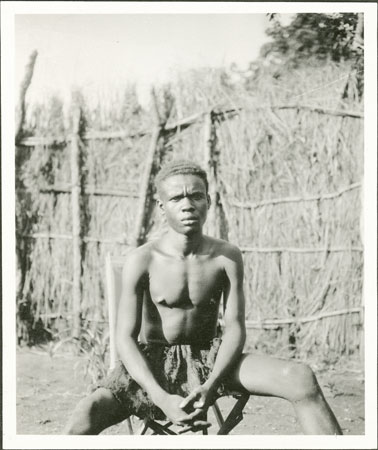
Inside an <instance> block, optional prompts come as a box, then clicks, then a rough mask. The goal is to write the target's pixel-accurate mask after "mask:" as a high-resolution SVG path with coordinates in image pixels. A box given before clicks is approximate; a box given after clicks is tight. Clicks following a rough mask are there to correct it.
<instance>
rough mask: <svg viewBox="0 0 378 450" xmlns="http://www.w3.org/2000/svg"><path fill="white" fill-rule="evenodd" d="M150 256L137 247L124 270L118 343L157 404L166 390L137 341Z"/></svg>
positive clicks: (129, 368)
mask: <svg viewBox="0 0 378 450" xmlns="http://www.w3.org/2000/svg"><path fill="white" fill-rule="evenodd" d="M148 259H149V255H148V252H147V251H145V250H144V249H137V250H134V251H132V252H130V253H129V255H128V256H127V259H126V262H125V264H124V267H123V273H122V294H121V299H120V302H119V306H118V314H117V328H116V344H117V351H118V354H119V357H120V359H121V361H122V362H123V364H124V366H125V367H126V369H127V371H128V372H129V373H130V375H131V376H132V378H133V379H134V380H135V381H136V382H137V383H138V384H139V385H140V386H141V387H142V388H143V389H144V390H145V391H146V392H147V393H148V394H149V396H150V398H151V400H152V401H153V402H154V403H155V404H157V403H160V402H161V399H162V398H163V397H164V395H165V394H166V392H165V391H164V390H163V389H162V388H161V387H160V385H159V384H158V382H157V381H156V380H155V378H154V376H153V374H152V373H151V370H150V368H149V367H148V364H147V362H146V360H145V358H144V356H143V354H142V353H141V351H140V349H139V346H138V344H137V340H138V335H139V331H140V326H141V321H142V304H143V294H144V288H143V281H144V277H145V274H146V268H147V265H148Z"/></svg>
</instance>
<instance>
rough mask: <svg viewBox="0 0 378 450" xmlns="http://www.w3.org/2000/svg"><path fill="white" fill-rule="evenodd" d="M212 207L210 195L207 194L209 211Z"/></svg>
mask: <svg viewBox="0 0 378 450" xmlns="http://www.w3.org/2000/svg"><path fill="white" fill-rule="evenodd" d="M210 206H211V198H210V195H209V194H207V209H210Z"/></svg>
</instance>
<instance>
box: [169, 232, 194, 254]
mask: <svg viewBox="0 0 378 450" xmlns="http://www.w3.org/2000/svg"><path fill="white" fill-rule="evenodd" d="M165 236H166V242H167V243H168V244H169V248H170V249H171V250H172V251H173V252H174V253H175V254H176V255H178V256H181V257H184V256H189V255H195V254H197V253H198V252H199V251H200V249H201V247H202V242H203V234H202V231H199V232H198V233H195V234H192V235H190V236H188V235H185V234H180V233H176V232H175V231H174V230H172V229H170V230H169V231H168V233H167V234H166V235H165Z"/></svg>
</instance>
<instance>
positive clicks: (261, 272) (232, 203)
mask: <svg viewBox="0 0 378 450" xmlns="http://www.w3.org/2000/svg"><path fill="white" fill-rule="evenodd" d="M260 94H261V95H263V93H261V92H260ZM281 97H282V96H281ZM234 100H235V101H234V102H233V103H232V104H229V105H228V107H212V108H211V107H210V108H205V109H204V110H203V111H202V112H199V113H194V114H190V115H189V116H187V117H184V118H180V119H177V118H176V119H175V120H172V119H169V117H168V116H169V115H168V114H160V115H159V113H158V111H155V116H154V124H155V125H153V126H152V127H151V128H150V129H146V130H143V131H133V132H130V131H124V130H106V131H95V130H93V129H88V128H86V127H85V123H86V120H85V119H86V117H85V111H83V108H81V109H80V108H79V107H78V106H77V105H76V106H77V107H75V108H73V110H72V114H71V118H72V126H71V134H70V135H69V136H67V133H65V134H64V133H62V135H61V136H58V135H55V136H49V135H47V134H46V135H45V136H33V137H28V138H23V139H20V140H18V142H17V147H16V158H17V164H16V167H17V174H16V175H17V186H16V193H17V203H18V221H17V252H18V261H19V270H18V298H17V302H18V320H17V329H18V337H19V341H20V342H23V341H25V342H32V341H33V340H35V339H36V338H37V337H40V336H41V335H43V334H44V333H45V334H46V336H50V337H51V336H59V337H60V338H63V337H64V336H73V337H76V338H79V337H80V333H81V330H82V329H85V328H88V327H89V328H90V329H91V330H93V331H95V330H96V329H99V328H101V329H103V328H104V327H106V321H107V307H106V301H105V300H104V282H105V279H104V278H105V277H104V274H105V271H104V261H105V255H106V254H108V253H110V254H113V255H124V254H126V253H127V252H128V251H129V250H130V248H131V247H133V246H135V245H140V244H142V243H143V242H145V241H146V240H149V239H153V238H154V237H156V236H157V235H158V234H159V233H161V232H162V231H163V230H164V227H165V224H164V222H163V219H162V217H161V216H160V215H159V213H158V210H157V209H156V208H155V207H154V202H153V197H154V189H153V179H154V176H155V174H156V172H157V170H158V168H159V166H160V165H161V163H163V162H165V161H169V160H171V159H173V158H175V159H176V158H182V157H183V158H189V159H191V160H194V161H197V162H199V163H200V164H202V165H203V166H204V167H205V168H206V169H207V171H208V173H209V178H210V195H211V196H212V198H213V206H212V209H211V211H210V213H209V218H208V222H207V225H206V230H205V231H206V232H208V233H210V234H212V235H215V236H219V237H222V238H224V239H228V240H229V241H231V242H233V243H235V244H237V245H239V247H240V248H241V249H242V252H243V255H244V262H245V293H246V300H247V328H248V346H249V348H251V349H257V350H259V351H260V350H261V351H266V352H268V353H274V354H276V355H278V356H295V357H301V358H324V359H329V358H333V357H338V356H340V355H342V354H350V353H356V352H357V353H358V352H359V351H361V349H362V338H363V305H362V274H363V248H362V243H361V240H360V229H359V221H360V213H361V202H360V196H361V192H360V191H361V180H362V176H363V120H362V119H363V115H362V114H361V113H360V112H358V109H354V110H349V109H346V108H345V106H344V107H343V108H341V109H339V110H336V109H334V108H331V107H329V106H327V104H326V102H323V103H322V106H311V105H309V104H305V103H299V102H296V103H293V102H287V101H286V102H285V98H282V100H283V101H284V102H281V103H277V104H270V105H266V104H264V102H262V101H260V100H259V99H258V98H256V97H252V96H251V97H250V98H245V97H237V96H235V97H234ZM155 104H156V110H158V109H159V106H158V104H157V103H155ZM184 106H185V105H184ZM184 110H185V108H184ZM161 116H163V117H161ZM87 122H88V121H87Z"/></svg>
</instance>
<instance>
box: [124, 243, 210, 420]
mask: <svg viewBox="0 0 378 450" xmlns="http://www.w3.org/2000/svg"><path fill="white" fill-rule="evenodd" d="M149 258H150V255H149V250H146V249H143V248H139V249H136V250H134V251H132V252H130V254H129V255H128V257H127V260H126V262H125V265H124V268H123V274H122V294H121V299H120V302H119V306H118V315H117V328H116V344H117V350H118V354H119V357H120V359H121V361H122V363H123V364H124V366H125V367H126V369H127V371H128V372H129V374H130V375H131V377H132V378H133V379H134V380H135V381H136V382H137V383H138V384H139V385H140V386H141V387H142V388H143V389H144V390H145V391H146V392H147V393H148V395H149V396H150V398H151V400H152V401H153V402H154V403H155V405H157V406H158V407H159V408H160V409H161V410H162V411H163V412H164V413H165V414H166V416H167V417H168V418H169V420H171V421H172V422H174V423H177V424H179V425H184V424H197V425H204V426H207V425H208V424H207V422H205V421H199V420H194V419H195V417H196V416H197V414H187V413H186V412H185V411H184V410H183V409H182V408H180V406H179V405H180V403H181V402H182V400H183V397H180V396H178V395H171V394H168V393H167V392H166V391H165V390H164V389H163V388H162V387H161V386H160V385H159V383H158V382H157V381H156V379H155V377H154V376H153V374H152V372H151V370H150V367H149V366H148V363H147V361H146V359H145V358H144V356H143V354H142V352H141V351H140V349H139V346H138V343H137V340H138V335H139V331H140V327H141V322H142V306H143V295H144V289H145V287H144V286H143V284H144V280H145V277H146V275H147V268H148V262H149ZM162 364H163V361H162Z"/></svg>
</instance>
